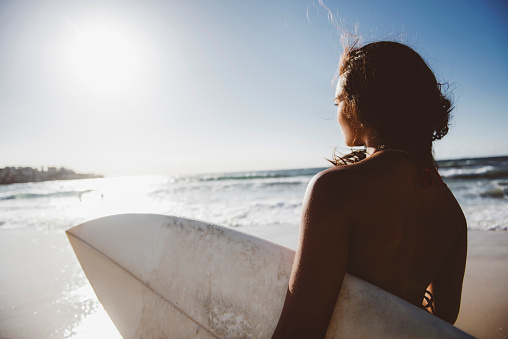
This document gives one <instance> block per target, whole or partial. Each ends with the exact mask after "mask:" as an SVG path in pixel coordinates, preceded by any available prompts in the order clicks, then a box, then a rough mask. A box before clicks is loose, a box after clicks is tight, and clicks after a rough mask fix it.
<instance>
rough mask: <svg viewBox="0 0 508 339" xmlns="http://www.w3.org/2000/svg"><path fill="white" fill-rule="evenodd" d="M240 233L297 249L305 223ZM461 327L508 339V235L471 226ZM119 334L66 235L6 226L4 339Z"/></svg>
mask: <svg viewBox="0 0 508 339" xmlns="http://www.w3.org/2000/svg"><path fill="white" fill-rule="evenodd" d="M238 230H239V231H242V232H245V233H249V234H252V235H255V236H259V237H262V238H264V239H267V240H270V241H272V242H276V243H279V244H281V245H284V246H286V247H290V248H293V249H295V248H296V245H297V239H298V226H296V225H277V227H276V228H273V227H268V226H266V227H240V228H238ZM468 247H469V248H468V257H467V264H466V272H465V277H464V284H463V291H462V303H461V309H460V313H459V317H458V319H457V322H456V324H455V326H457V327H458V328H460V329H462V330H464V331H466V332H468V333H470V334H471V335H473V336H476V337H479V338H506V337H508V319H506V318H507V317H506V314H508V294H507V293H506V292H505V288H504V285H505V284H504V282H505V281H506V280H507V279H508V232H503V231H468ZM50 336H51V337H54V338H69V337H70V338H98V337H103V338H120V336H119V334H118V332H117V330H116V328H115V327H114V326H113V324H112V322H111V321H110V320H109V318H108V316H107V314H106V313H105V311H104V309H103V308H102V305H100V303H99V302H98V301H97V298H96V296H95V295H94V294H93V290H92V288H91V286H90V284H89V283H88V280H86V278H85V276H84V274H83V272H82V270H81V267H80V266H79V263H78V261H77V259H76V257H75V255H74V252H73V250H72V248H71V246H70V244H69V242H68V240H67V237H66V235H65V232H64V231H62V230H59V231H35V230H12V229H4V230H1V229H0V337H2V338H4V337H5V338H13V337H15V338H34V337H50Z"/></svg>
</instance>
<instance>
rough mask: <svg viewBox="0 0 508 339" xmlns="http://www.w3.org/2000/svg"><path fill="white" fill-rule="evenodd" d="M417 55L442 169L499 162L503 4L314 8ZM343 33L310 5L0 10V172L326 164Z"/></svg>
mask: <svg viewBox="0 0 508 339" xmlns="http://www.w3.org/2000/svg"><path fill="white" fill-rule="evenodd" d="M324 5H326V6H327V7H328V8H329V9H330V11H331V13H333V15H334V18H335V19H336V20H337V22H339V23H340V26H341V27H343V28H344V29H345V30H347V31H349V32H355V31H356V32H357V34H358V35H359V36H360V37H361V39H362V40H361V41H362V42H363V43H368V42H371V41H376V40H394V41H399V42H403V43H406V44H408V45H410V46H411V47H413V48H414V49H415V50H416V51H417V52H419V53H420V54H421V55H422V56H423V58H424V59H425V60H426V61H427V62H428V64H429V65H430V66H431V68H432V69H433V70H434V72H435V74H436V76H437V78H438V80H439V81H440V82H448V83H449V84H450V89H452V90H453V91H452V95H453V98H454V103H455V110H454V112H453V114H454V119H453V121H452V127H451V129H450V132H449V134H448V136H446V137H445V138H444V139H443V140H441V141H439V142H437V143H435V146H434V147H435V152H436V158H437V159H448V158H462V157H482V156H494V155H507V154H508V138H507V137H506V135H507V131H508V112H507V107H508V94H507V93H508V64H507V61H508V4H507V3H506V2H503V1H494V0H484V1H480V0H478V1H474V0H471V1H462V0H461V1H459V0H451V1H434V0H432V1H410V0H406V1H402V0H390V1H382V2H381V1H375V0H365V1H362V0H359V1H326V0H325V1H324ZM341 53H342V46H341V44H340V34H339V33H338V32H337V30H336V28H335V26H334V25H333V24H332V23H331V22H330V20H329V17H328V15H327V11H326V10H325V8H324V7H323V6H321V5H320V4H319V3H318V2H317V1H316V2H314V1H303V0H271V1H265V0H260V1H226V0H217V1H207V0H188V1H171V0H169V1H154V0H144V1H115V0H101V1H96V0H88V1H60V0H37V1H35V0H26V1H15V0H1V1H0V168H1V167H7V166H15V167H18V166H30V167H38V168H41V167H44V168H45V167H48V166H56V167H60V166H64V167H66V168H71V169H73V170H75V171H77V172H85V173H88V172H93V173H101V174H105V175H108V176H115V175H135V174H190V173H210V172H226V171H228V172H229V171H248V170H262V169H285V168H303V167H322V166H327V161H326V158H329V157H331V155H332V153H333V151H334V149H335V147H337V148H338V150H339V151H340V150H342V151H347V148H345V146H344V144H343V141H342V137H341V133H340V130H339V127H338V124H337V121H336V110H335V109H336V107H335V106H334V105H333V97H334V91H335V88H334V86H335V85H334V84H333V83H332V80H333V78H334V74H335V72H336V69H337V64H338V61H339V58H340V55H341Z"/></svg>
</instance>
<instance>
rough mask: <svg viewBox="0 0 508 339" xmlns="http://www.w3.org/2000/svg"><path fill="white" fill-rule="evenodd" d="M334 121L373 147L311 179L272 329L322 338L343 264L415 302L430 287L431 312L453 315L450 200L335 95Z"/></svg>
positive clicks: (456, 294)
mask: <svg viewBox="0 0 508 339" xmlns="http://www.w3.org/2000/svg"><path fill="white" fill-rule="evenodd" d="M338 91H339V94H338V95H337V97H338V98H339V97H340V89H338ZM339 101H340V100H339ZM339 123H340V125H341V128H342V131H343V136H344V140H345V142H346V144H347V145H350V146H356V145H365V146H366V147H367V150H368V153H370V154H373V155H372V156H370V157H368V158H366V159H365V160H362V161H361V162H358V163H356V164H352V165H347V166H341V167H334V168H331V169H329V170H326V171H324V172H321V173H319V174H318V175H317V176H316V177H314V178H313V179H312V181H311V182H310V184H309V186H308V188H307V192H306V194H305V198H304V203H303V210H302V217H301V222H300V235H299V243H298V248H297V251H296V256H295V261H294V264H293V270H292V272H291V276H290V280H289V287H288V291H287V295H286V299H285V302H284V307H283V310H282V314H281V317H280V320H279V323H278V325H277V328H276V330H275V333H274V334H273V338H323V337H324V336H325V334H326V331H327V328H328V324H329V322H330V318H331V316H332V312H333V309H334V307H335V303H336V301H337V297H338V295H339V292H340V289H341V286H342V281H343V279H344V274H345V272H348V273H351V274H353V275H355V276H357V277H359V278H361V279H363V280H365V281H368V282H370V283H372V284H374V285H377V286H379V287H380V288H382V289H384V290H386V291H388V292H390V293H392V294H394V295H396V296H399V297H401V298H404V299H406V300H408V301H409V302H411V303H413V304H415V305H417V306H419V305H422V303H423V304H426V303H425V302H423V300H424V294H425V290H426V289H428V288H430V289H431V291H432V293H433V295H434V299H435V301H434V308H435V315H436V316H438V317H439V318H441V319H443V320H445V321H447V322H449V323H450V324H453V323H454V322H455V321H456V319H457V315H458V312H459V306H460V298H461V291H462V280H463V277H464V269H465V263H466V251H467V226H466V221H465V218H464V215H463V213H462V210H461V208H460V206H459V204H458V203H457V201H456V200H455V198H454V196H453V195H452V193H451V192H450V190H449V189H448V187H446V185H444V184H443V183H441V181H440V178H439V177H438V174H437V173H435V172H433V173H432V184H431V185H430V187H424V185H423V184H422V177H421V174H422V166H421V165H419V164H418V162H417V161H415V159H414V158H413V157H412V156H411V155H410V154H407V153H405V152H398V151H389V150H386V151H383V150H380V148H379V146H378V145H379V143H378V142H377V141H376V140H375V138H374V137H373V136H372V135H373V133H371V131H369V129H368V128H367V127H365V126H355V125H354V123H353V122H350V121H348V119H347V117H346V115H345V114H344V112H343V107H341V104H340V103H339Z"/></svg>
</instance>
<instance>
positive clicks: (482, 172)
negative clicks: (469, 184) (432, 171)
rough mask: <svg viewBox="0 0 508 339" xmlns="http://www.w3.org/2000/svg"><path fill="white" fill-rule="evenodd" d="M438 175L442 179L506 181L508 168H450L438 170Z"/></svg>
mask: <svg viewBox="0 0 508 339" xmlns="http://www.w3.org/2000/svg"><path fill="white" fill-rule="evenodd" d="M439 174H440V175H441V176H442V177H443V178H444V179H508V168H495V167H493V166H485V167H481V168H451V169H447V170H443V169H440V170H439Z"/></svg>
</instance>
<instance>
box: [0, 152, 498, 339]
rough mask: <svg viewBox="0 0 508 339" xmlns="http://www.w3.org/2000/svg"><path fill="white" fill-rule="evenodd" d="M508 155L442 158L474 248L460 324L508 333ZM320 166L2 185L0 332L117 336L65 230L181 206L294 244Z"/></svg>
mask: <svg viewBox="0 0 508 339" xmlns="http://www.w3.org/2000/svg"><path fill="white" fill-rule="evenodd" d="M507 160H508V158H507V157H504V158H503V159H501V162H499V161H498V160H492V159H488V160H477V159H476V160H463V161H462V160H461V161H451V162H448V163H442V164H441V167H440V173H441V175H442V176H443V178H444V180H445V182H446V184H447V185H448V187H450V189H451V190H452V192H453V193H454V195H455V196H456V197H457V200H458V201H459V203H460V204H461V206H462V208H463V210H464V213H465V216H466V219H467V221H468V229H469V233H468V235H469V239H468V242H469V249H468V259H467V265H466V273H465V278H464V288H463V294H462V305H461V311H460V314H459V318H458V320H457V323H456V325H457V327H459V328H461V329H463V330H464V331H466V332H468V333H470V334H472V335H474V336H476V337H479V338H508V316H507V315H508V293H506V291H505V287H504V286H505V285H506V284H505V281H507V278H508V232H507V231H506V230H507V229H508V199H507V194H508V192H507V191H508V189H507V186H508V178H506V167H507V163H508V161H507ZM320 170H322V169H319V168H318V169H316V168H315V169H293V170H279V171H256V172H241V173H216V174H206V175H194V176H144V177H117V178H103V179H83V180H63V181H48V182H39V183H24V184H12V185H3V186H0V338H119V337H120V335H119V334H118V332H117V330H116V329H115V327H114V326H113V324H112V323H111V321H110V320H109V318H108V316H107V314H106V313H105V311H104V309H103V308H102V306H101V304H100V303H99V301H98V300H97V298H96V296H95V294H94V293H93V290H92V288H91V286H90V285H89V283H88V280H87V279H86V277H85V275H84V273H83V271H82V270H81V267H80V266H79V263H78V261H77V259H76V257H75V255H74V252H73V250H72V248H71V246H70V244H69V242H68V240H67V237H66V235H65V230H66V229H67V228H69V227H71V226H74V225H78V224H80V223H82V222H84V221H87V220H91V219H94V218H98V217H101V216H105V215H111V214H118V213H158V214H166V215H177V216H183V217H188V218H193V219H198V220H204V221H208V222H212V223H215V224H218V225H223V226H227V227H232V228H234V229H236V230H238V231H241V232H246V233H249V234H252V235H255V236H258V237H261V238H264V239H268V240H270V241H273V242H275V243H279V244H281V245H284V246H286V247H289V248H292V249H295V248H296V245H297V239H298V219H299V216H300V212H301V206H302V199H303V195H304V192H305V188H306V186H307V184H308V182H309V181H310V179H311V178H312V176H313V175H314V174H316V173H317V172H319V171H320Z"/></svg>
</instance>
